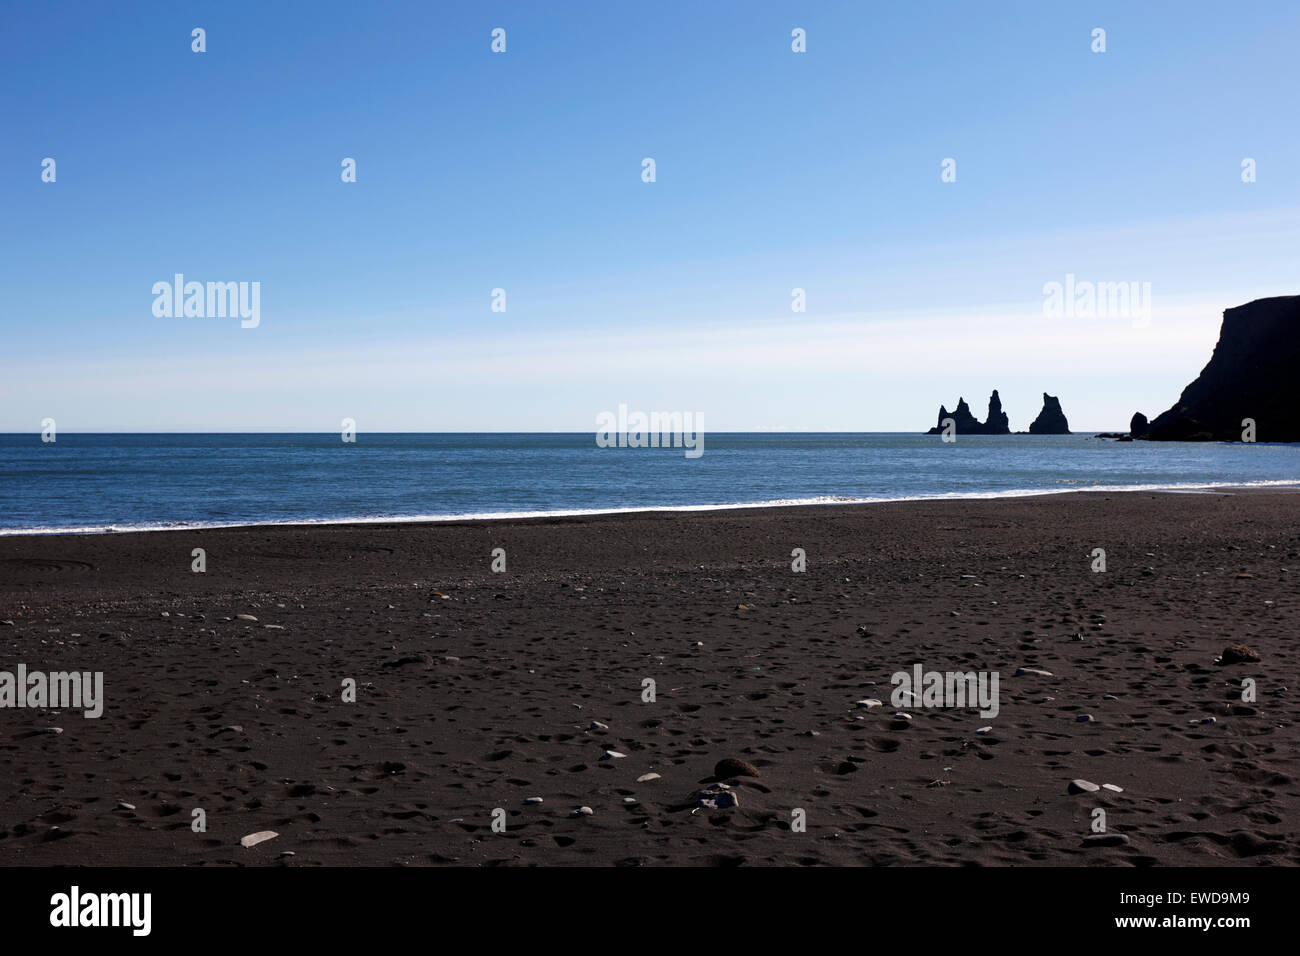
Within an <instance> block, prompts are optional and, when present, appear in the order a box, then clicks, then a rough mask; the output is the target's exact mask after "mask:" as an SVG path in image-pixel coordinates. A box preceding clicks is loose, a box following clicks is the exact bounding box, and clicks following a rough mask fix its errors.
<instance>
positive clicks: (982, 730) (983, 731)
mask: <svg viewBox="0 0 1300 956" xmlns="http://www.w3.org/2000/svg"><path fill="white" fill-rule="evenodd" d="M975 733H977V734H991V733H993V728H992V727H981V728H980V729H979V730H977V731H975Z"/></svg>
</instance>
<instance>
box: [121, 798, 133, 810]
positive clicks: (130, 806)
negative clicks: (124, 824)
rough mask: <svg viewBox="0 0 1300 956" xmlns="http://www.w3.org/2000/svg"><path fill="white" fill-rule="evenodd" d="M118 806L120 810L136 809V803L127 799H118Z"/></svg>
mask: <svg viewBox="0 0 1300 956" xmlns="http://www.w3.org/2000/svg"><path fill="white" fill-rule="evenodd" d="M117 808H118V809H119V810H134V809H135V804H134V803H127V802H126V801H125V800H119V801H117Z"/></svg>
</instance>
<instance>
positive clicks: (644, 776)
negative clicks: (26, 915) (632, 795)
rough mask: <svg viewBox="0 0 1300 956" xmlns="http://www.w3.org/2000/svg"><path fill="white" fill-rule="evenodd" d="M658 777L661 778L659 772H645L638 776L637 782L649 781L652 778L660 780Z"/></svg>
mask: <svg viewBox="0 0 1300 956" xmlns="http://www.w3.org/2000/svg"><path fill="white" fill-rule="evenodd" d="M658 779H659V774H657V773H643V774H641V776H639V777H637V778H636V782H637V783H649V782H650V781H651V780H658Z"/></svg>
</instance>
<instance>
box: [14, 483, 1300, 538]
mask: <svg viewBox="0 0 1300 956" xmlns="http://www.w3.org/2000/svg"><path fill="white" fill-rule="evenodd" d="M1287 491H1300V479H1297V480H1295V481H1289V480H1270V481H1261V482H1255V483H1250V484H1236V483H1232V482H1221V483H1219V482H1215V483H1209V484H1206V483H1201V482H1189V483H1187V484H1185V485H1167V484H1166V485H1123V486H1118V485H1116V486H1111V485H1098V486H1094V487H1088V488H1061V489H1054V490H1043V489H1012V490H1007V491H993V492H971V493H969V494H963V493H953V494H947V495H917V496H911V497H900V498H853V499H848V500H832V501H824V500H819V499H792V500H787V499H776V500H773V501H768V502H739V503H726V504H706V505H651V506H646V507H630V508H608V509H556V510H553V511H527V512H484V513H476V514H467V515H415V516H411V517H400V516H398V517H395V516H391V515H383V516H378V517H373V518H367V517H346V518H322V519H318V520H298V519H291V520H285V521H251V522H236V523H233V524H225V523H206V522H204V523H193V524H186V523H177V524H173V525H159V526H145V527H131V526H126V527H116V526H111V525H110V526H107V527H103V528H97V527H77V528H15V529H0V540H3V539H5V538H29V537H30V538H39V537H68V536H72V537H76V536H81V535H122V534H153V533H156V532H173V531H175V532H185V531H189V532H198V531H231V530H237V529H240V528H340V527H344V528H347V527H358V528H361V527H365V528H397V527H403V526H407V525H415V526H427V525H455V524H488V523H500V522H506V523H508V522H525V521H554V520H557V519H565V518H611V517H619V516H622V515H664V516H668V515H678V514H708V513H713V512H738V513H744V512H766V511H780V510H785V509H800V508H817V509H822V508H866V507H871V506H873V505H887V504H908V503H911V502H917V503H925V502H936V501H1000V500H1004V499H1005V500H1021V499H1025V498H1040V497H1042V498H1046V497H1057V496H1061V495H1094V494H1107V495H1110V494H1250V493H1265V494H1267V493H1270V492H1281V493H1285V492H1287Z"/></svg>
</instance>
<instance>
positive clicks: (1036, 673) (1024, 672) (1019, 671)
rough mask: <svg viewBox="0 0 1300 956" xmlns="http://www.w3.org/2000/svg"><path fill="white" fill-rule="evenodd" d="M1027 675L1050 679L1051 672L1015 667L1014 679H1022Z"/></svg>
mask: <svg viewBox="0 0 1300 956" xmlns="http://www.w3.org/2000/svg"><path fill="white" fill-rule="evenodd" d="M1027 674H1033V675H1034V676H1035V677H1052V676H1053V674H1052V672H1051V671H1044V670H1039V669H1038V668H1037V667H1017V668H1016V673H1015V676H1016V677H1024V676H1026V675H1027Z"/></svg>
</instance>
